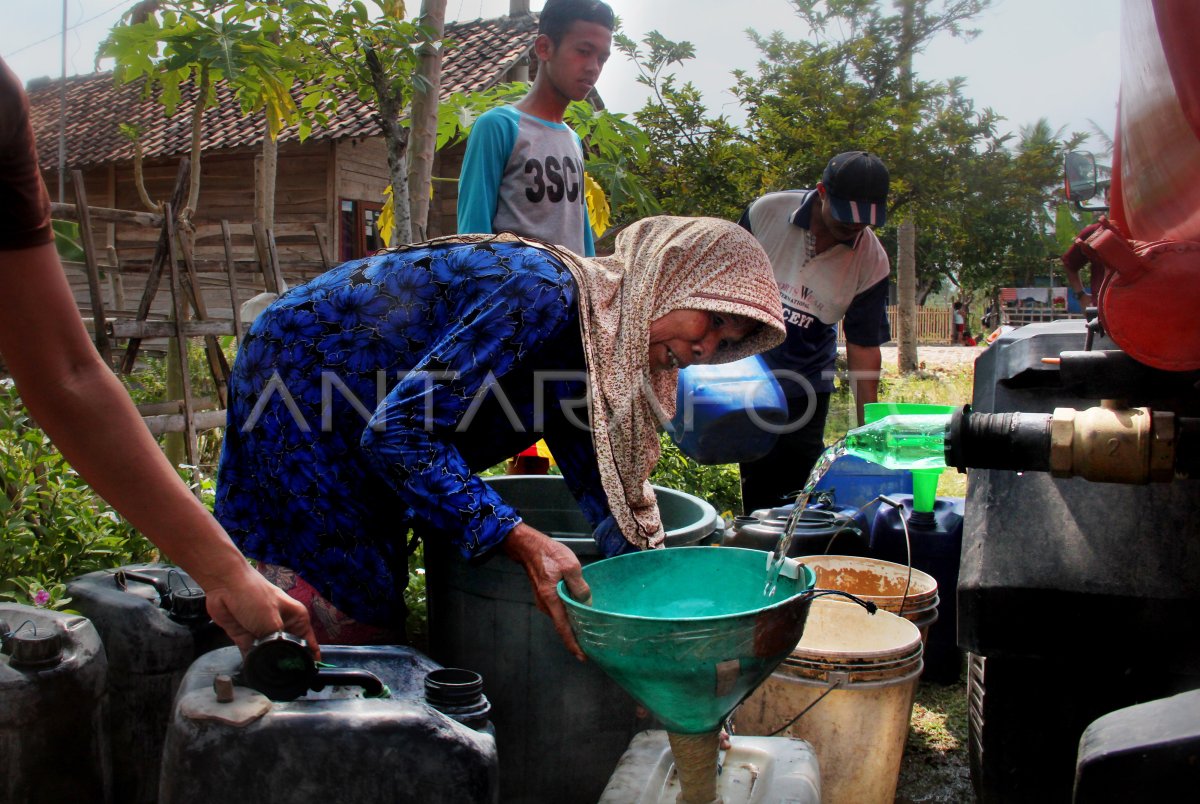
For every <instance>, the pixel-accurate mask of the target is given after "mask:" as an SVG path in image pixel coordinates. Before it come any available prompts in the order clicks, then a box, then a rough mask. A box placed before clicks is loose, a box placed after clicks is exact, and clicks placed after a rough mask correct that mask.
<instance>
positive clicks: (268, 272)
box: [253, 221, 283, 294]
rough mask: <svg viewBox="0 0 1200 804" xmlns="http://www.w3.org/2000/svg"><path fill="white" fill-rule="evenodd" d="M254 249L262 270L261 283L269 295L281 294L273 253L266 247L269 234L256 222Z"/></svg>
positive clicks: (265, 228)
mask: <svg viewBox="0 0 1200 804" xmlns="http://www.w3.org/2000/svg"><path fill="white" fill-rule="evenodd" d="M253 229H254V248H255V250H256V251H257V252H258V264H259V266H261V268H262V275H263V283H264V284H265V285H266V287H267V290H268V291H270V292H271V293H275V294H280V293H283V289H282V288H281V287H280V284H279V272H278V270H277V269H276V267H275V264H274V259H275V255H274V251H273V249H271V248H270V247H269V246H268V245H267V239H268V238H269V237H270V233H269V232H268V231H267V227H265V226H263V225H262V224H261V223H259V222H258V221H255V222H254V227H253Z"/></svg>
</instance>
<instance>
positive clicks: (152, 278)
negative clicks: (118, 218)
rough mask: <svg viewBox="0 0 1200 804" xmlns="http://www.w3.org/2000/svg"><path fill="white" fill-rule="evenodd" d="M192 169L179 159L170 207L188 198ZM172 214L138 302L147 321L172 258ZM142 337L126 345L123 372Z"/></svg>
mask: <svg viewBox="0 0 1200 804" xmlns="http://www.w3.org/2000/svg"><path fill="white" fill-rule="evenodd" d="M190 169H191V163H190V162H189V161H188V160H187V159H181V160H179V172H178V173H177V174H176V175H175V190H174V191H173V192H172V193H171V202H170V203H169V204H167V207H168V208H170V209H178V208H181V207H182V205H183V204H184V203H185V202H186V200H187V191H188V173H189V171H190ZM170 217H171V216H170V215H169V214H167V215H164V216H163V218H164V219H163V228H162V232H161V233H160V234H159V236H158V244H157V245H156V246H155V248H154V260H153V261H152V262H151V263H150V273H149V275H147V277H146V287H145V290H143V291H142V300H141V302H140V303H139V304H138V310H137V316H136V318H137V320H138V321H145V320H146V318H147V316H149V314H150V305H151V304H152V303H153V302H154V296H155V294H156V293H158V283H159V280H160V279H161V278H162V273H163V266H164V265H165V263H166V261H167V260H169V259H170V258H171V234H170V232H173V231H174V230H175V224H174V222H173V221H171V220H170ZM141 343H142V342H141V339H140V338H130V339H129V344H128V345H127V346H126V347H125V359H124V360H122V361H121V372H122V373H123V374H128V373H129V372H131V371H133V367H134V365H135V364H136V363H137V353H138V349H139V347H140V346H141Z"/></svg>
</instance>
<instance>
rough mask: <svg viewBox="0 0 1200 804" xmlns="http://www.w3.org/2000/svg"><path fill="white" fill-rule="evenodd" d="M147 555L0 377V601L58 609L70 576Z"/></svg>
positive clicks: (145, 544)
mask: <svg viewBox="0 0 1200 804" xmlns="http://www.w3.org/2000/svg"><path fill="white" fill-rule="evenodd" d="M154 555H155V549H154V546H153V545H152V544H151V543H150V542H149V541H148V540H147V539H146V538H145V537H143V536H142V535H141V534H140V533H138V532H137V531H136V530H134V528H133V527H132V526H131V525H130V524H129V523H128V522H126V521H125V520H124V519H122V518H121V517H120V516H119V515H118V514H117V512H116V511H114V510H113V509H112V508H111V507H110V506H109V505H108V504H107V503H105V502H104V500H103V499H101V498H100V497H99V495H97V494H96V493H95V492H93V491H92V490H91V489H90V488H89V487H88V485H87V484H86V483H84V482H83V480H82V479H81V478H80V477H79V475H78V474H76V472H75V470H74V469H72V468H71V467H70V465H69V464H68V463H67V462H66V460H65V459H64V458H63V456H62V454H61V453H60V452H59V451H58V450H57V449H56V448H55V447H54V445H53V444H51V443H50V439H49V437H48V436H47V435H46V434H45V433H44V432H42V430H41V429H40V428H38V426H37V424H36V423H35V422H34V421H33V420H32V419H31V418H30V417H29V414H28V412H26V410H25V407H24V405H22V404H21V400H20V397H19V395H18V394H17V391H16V388H15V387H14V386H13V384H12V383H11V382H10V381H0V598H2V599H6V600H12V601H16V602H18V603H25V604H32V605H47V606H50V607H53V608H62V607H64V606H65V605H66V604H67V603H68V602H69V599H68V598H66V597H65V591H66V587H65V584H66V582H67V581H69V580H71V579H72V578H74V577H76V576H78V575H81V574H83V573H85V572H92V571H94V570H98V569H107V568H110V567H117V566H121V565H122V564H127V563H132V562H139V561H148V560H152V559H153V557H154Z"/></svg>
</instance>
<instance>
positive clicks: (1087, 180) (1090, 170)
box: [1063, 151, 1097, 203]
mask: <svg viewBox="0 0 1200 804" xmlns="http://www.w3.org/2000/svg"><path fill="white" fill-rule="evenodd" d="M1063 172H1064V173H1065V176H1066V191H1067V200H1068V201H1075V202H1077V203H1078V202H1083V201H1088V200H1090V199H1092V198H1094V197H1095V196H1096V184H1097V182H1096V157H1094V156H1092V155H1091V154H1090V153H1088V152H1087V151H1070V152H1068V153H1067V156H1066V158H1065V159H1064V160H1063Z"/></svg>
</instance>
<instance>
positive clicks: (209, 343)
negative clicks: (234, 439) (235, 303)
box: [179, 236, 229, 407]
mask: <svg viewBox="0 0 1200 804" xmlns="http://www.w3.org/2000/svg"><path fill="white" fill-rule="evenodd" d="M179 250H180V251H181V252H182V253H183V273H184V274H185V277H181V278H186V280H187V281H186V282H181V290H182V291H183V293H184V296H185V298H186V299H187V300H188V301H189V302H190V303H191V306H192V309H193V310H195V311H196V318H197V320H199V321H207V320H208V305H207V304H205V303H204V296H203V295H202V291H201V288H200V277H199V276H198V275H197V273H196V260H195V257H194V256H193V254H192V244H191V241H190V240H188V238H187V237H186V236H185V237H179ZM181 334H182V333H181ZM204 353H205V355H206V356H207V357H208V370H209V372H210V373H211V374H212V378H213V383H214V384H215V385H216V386H217V398H218V399H219V400H220V401H221V406H222V407H224V406H225V403H226V398H227V397H228V395H229V392H228V385H229V363H228V362H227V361H226V360H225V353H224V352H222V351H221V342H220V341H218V340H217V336H216V335H205V336H204Z"/></svg>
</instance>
